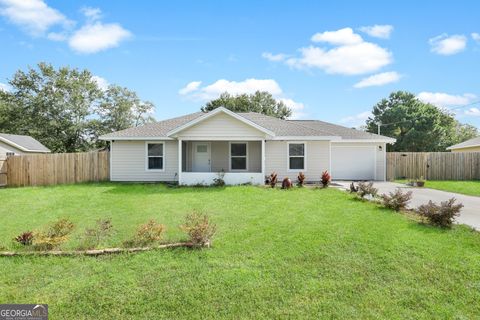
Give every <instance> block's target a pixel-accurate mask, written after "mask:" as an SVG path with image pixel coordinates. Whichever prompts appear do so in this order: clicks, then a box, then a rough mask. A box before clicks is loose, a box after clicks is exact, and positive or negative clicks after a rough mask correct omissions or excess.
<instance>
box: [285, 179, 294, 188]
mask: <svg viewBox="0 0 480 320" xmlns="http://www.w3.org/2000/svg"><path fill="white" fill-rule="evenodd" d="M292 186H293V183H292V180H290V178H285V179H283V181H282V189H290V188H291V187H292Z"/></svg>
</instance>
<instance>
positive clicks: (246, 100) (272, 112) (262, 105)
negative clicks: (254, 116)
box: [201, 91, 292, 119]
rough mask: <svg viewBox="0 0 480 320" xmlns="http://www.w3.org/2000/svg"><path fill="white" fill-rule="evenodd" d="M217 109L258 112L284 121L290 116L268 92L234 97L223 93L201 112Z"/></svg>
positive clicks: (288, 110) (280, 102) (288, 111)
mask: <svg viewBox="0 0 480 320" xmlns="http://www.w3.org/2000/svg"><path fill="white" fill-rule="evenodd" d="M218 107H225V108H227V109H229V110H232V111H234V112H250V111H251V112H258V113H263V114H266V115H268V116H272V117H277V118H280V119H286V118H288V117H290V116H291V115H292V110H291V109H290V108H288V107H287V106H286V105H285V103H284V102H283V101H277V100H275V98H274V97H273V96H272V95H271V94H270V93H269V92H265V91H257V92H255V93H254V94H240V95H234V96H233V95H230V94H229V93H228V92H225V93H222V94H221V95H220V97H218V98H217V99H214V100H211V101H209V102H207V103H206V104H205V106H204V107H202V108H201V110H202V111H203V112H208V111H212V110H214V109H216V108H218Z"/></svg>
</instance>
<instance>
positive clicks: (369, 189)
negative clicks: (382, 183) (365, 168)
mask: <svg viewBox="0 0 480 320" xmlns="http://www.w3.org/2000/svg"><path fill="white" fill-rule="evenodd" d="M377 193H378V189H377V188H374V187H373V182H369V183H365V182H360V183H359V184H358V191H357V194H358V195H359V196H360V197H361V198H365V197H368V196H370V197H372V198H375V197H376V196H377Z"/></svg>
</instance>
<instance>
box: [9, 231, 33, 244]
mask: <svg viewBox="0 0 480 320" xmlns="http://www.w3.org/2000/svg"><path fill="white" fill-rule="evenodd" d="M13 240H15V241H16V242H18V243H20V244H21V245H24V246H29V245H31V244H32V242H33V232H32V231H26V232H22V233H20V234H19V235H18V236H17V237H15V238H14V239H13Z"/></svg>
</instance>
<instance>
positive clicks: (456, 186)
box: [397, 180, 480, 197]
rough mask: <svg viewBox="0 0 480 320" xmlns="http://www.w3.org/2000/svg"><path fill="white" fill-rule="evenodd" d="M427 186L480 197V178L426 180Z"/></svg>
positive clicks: (401, 181) (403, 181) (404, 181)
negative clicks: (471, 179) (467, 179)
mask: <svg viewBox="0 0 480 320" xmlns="http://www.w3.org/2000/svg"><path fill="white" fill-rule="evenodd" d="M397 182H400V183H406V182H407V180H398V181H397ZM425 188H430V189H437V190H443V191H449V192H456V193H461V194H466V195H469V196H477V197H480V180H473V181H449V180H445V181H436V180H428V181H425Z"/></svg>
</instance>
